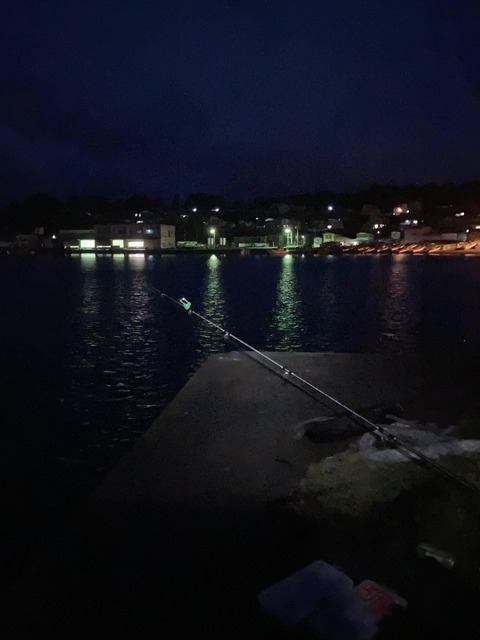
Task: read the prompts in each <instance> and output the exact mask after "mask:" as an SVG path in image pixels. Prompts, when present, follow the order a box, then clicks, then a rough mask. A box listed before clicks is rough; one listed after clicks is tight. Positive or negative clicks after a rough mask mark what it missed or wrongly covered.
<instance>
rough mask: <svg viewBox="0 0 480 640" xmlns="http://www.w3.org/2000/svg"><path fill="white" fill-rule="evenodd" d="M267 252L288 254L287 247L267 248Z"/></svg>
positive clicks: (273, 254)
mask: <svg viewBox="0 0 480 640" xmlns="http://www.w3.org/2000/svg"><path fill="white" fill-rule="evenodd" d="M269 253H270V255H271V256H288V255H289V254H290V252H289V250H288V249H285V247H278V248H277V249H269Z"/></svg>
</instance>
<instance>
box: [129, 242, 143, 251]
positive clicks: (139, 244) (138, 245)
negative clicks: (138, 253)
mask: <svg viewBox="0 0 480 640" xmlns="http://www.w3.org/2000/svg"><path fill="white" fill-rule="evenodd" d="M144 246H145V243H144V242H143V240H129V242H128V248H129V249H143V247H144Z"/></svg>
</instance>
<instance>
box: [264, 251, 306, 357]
mask: <svg viewBox="0 0 480 640" xmlns="http://www.w3.org/2000/svg"><path fill="white" fill-rule="evenodd" d="M281 260H282V266H281V270H280V278H279V281H278V286H277V301H276V304H275V310H274V314H273V323H272V326H271V328H270V334H269V336H268V338H267V349H269V350H271V351H299V350H301V349H302V347H303V340H302V338H303V334H304V331H305V330H304V325H303V317H302V306H301V299H300V290H299V287H298V284H297V280H296V274H295V259H294V257H293V256H292V255H287V256H284V257H283V258H282V259H281Z"/></svg>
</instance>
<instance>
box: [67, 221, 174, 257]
mask: <svg viewBox="0 0 480 640" xmlns="http://www.w3.org/2000/svg"><path fill="white" fill-rule="evenodd" d="M58 238H59V240H60V241H61V242H62V243H63V246H64V247H65V248H66V249H76V250H80V251H82V250H83V251H94V250H97V249H100V250H108V249H117V250H121V249H124V250H127V251H131V250H137V251H151V250H155V249H174V248H175V226H174V225H170V224H157V223H149V222H144V221H140V220H139V221H137V222H134V223H115V224H96V225H94V227H93V229H64V230H61V231H60V232H59V234H58Z"/></svg>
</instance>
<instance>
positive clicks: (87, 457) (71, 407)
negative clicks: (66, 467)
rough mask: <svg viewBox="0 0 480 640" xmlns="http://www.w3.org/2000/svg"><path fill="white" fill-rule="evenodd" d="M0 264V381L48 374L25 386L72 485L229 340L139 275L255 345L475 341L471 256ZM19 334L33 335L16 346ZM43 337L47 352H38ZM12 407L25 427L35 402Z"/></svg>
mask: <svg viewBox="0 0 480 640" xmlns="http://www.w3.org/2000/svg"><path fill="white" fill-rule="evenodd" d="M5 268H6V269H8V271H7V277H5V278H3V280H1V281H0V288H1V293H2V296H3V298H2V299H3V301H4V305H5V309H10V315H9V314H5V323H6V326H5V335H9V336H11V340H12V343H13V344H16V345H22V344H28V348H27V347H25V349H24V350H23V351H22V350H18V349H11V350H10V351H9V361H8V368H9V370H10V371H12V372H13V373H12V380H11V382H12V386H13V387H15V388H17V387H18V388H21V387H22V376H23V375H24V371H25V370H26V368H28V370H30V371H33V372H38V371H42V372H45V375H48V376H50V377H51V378H52V379H55V380H61V385H59V384H57V385H56V386H51V387H46V385H44V384H43V382H42V379H41V376H37V377H35V376H33V375H32V376H31V379H29V382H28V384H29V393H31V395H32V397H38V398H42V399H44V398H45V397H46V394H49V393H50V394H51V398H50V400H51V403H52V405H54V408H53V409H52V414H51V417H52V419H51V423H52V425H58V426H55V427H53V426H52V434H53V435H52V442H51V443H50V445H49V446H51V447H52V448H53V449H54V451H55V454H56V455H57V456H58V457H61V458H66V459H67V460H68V461H71V460H75V465H73V466H72V473H74V474H76V475H77V476H78V477H79V482H83V481H86V480H91V479H92V477H93V478H94V479H96V478H97V477H101V474H102V473H103V472H104V470H105V469H106V468H108V467H109V465H110V464H111V463H112V462H114V461H115V460H116V459H118V457H120V456H121V455H122V454H123V453H124V452H125V451H126V450H127V449H128V447H130V446H131V444H132V443H133V442H134V440H135V438H136V437H137V436H138V434H139V433H141V432H142V431H144V430H145V429H146V428H148V426H149V425H150V424H151V423H152V421H153V420H154V419H155V417H156V416H157V415H158V414H159V413H160V411H161V409H162V407H163V406H165V404H166V403H167V402H168V401H169V400H170V399H171V397H172V396H173V395H174V393H175V392H176V391H178V389H179V388H180V387H181V386H182V385H183V384H184V383H185V382H186V380H187V378H188V375H189V373H191V371H193V370H195V369H196V368H197V367H198V365H199V364H200V363H201V362H202V361H203V360H204V359H205V358H206V357H207V356H208V355H209V354H210V353H215V352H217V353H218V352H221V351H224V350H229V349H231V348H232V345H231V344H230V343H229V342H227V341H226V340H225V339H224V337H223V334H222V333H221V332H219V331H217V330H216V329H215V328H213V327H211V326H209V325H207V324H205V323H203V322H201V321H200V320H199V319H197V318H195V317H193V316H188V315H187V314H185V313H184V312H183V311H182V310H181V309H179V308H177V307H176V306H175V305H173V304H172V303H170V302H165V301H163V300H161V299H160V298H159V297H158V295H157V294H156V293H154V292H153V291H152V289H151V288H150V284H154V285H155V286H158V287H159V288H161V289H163V290H165V291H166V292H167V293H169V294H171V295H172V296H173V297H176V296H177V294H178V295H179V296H183V295H185V296H186V297H187V298H188V299H191V300H192V301H193V303H194V308H195V309H196V310H198V311H199V312H200V313H202V314H203V315H205V317H206V318H208V319H209V320H211V321H212V322H214V323H215V324H218V325H221V326H222V327H225V328H226V329H227V330H231V331H233V332H234V333H235V334H236V335H238V337H240V338H242V339H245V340H246V341H247V342H250V343H251V344H253V345H254V346H256V347H257V348H260V349H270V350H279V351H287V350H293V351H360V352H362V351H374V350H377V351H391V350H410V351H413V350H418V349H422V348H423V347H424V346H425V344H426V343H425V341H424V342H423V343H422V339H423V340H424V338H422V335H423V336H425V335H429V336H431V338H430V343H431V344H432V345H433V346H434V347H435V346H436V345H438V344H441V345H442V349H444V350H445V349H446V350H448V349H457V348H458V346H459V345H460V346H461V345H463V344H466V345H467V346H468V347H469V348H470V349H471V348H472V345H473V347H475V346H478V347H479V349H480V344H479V341H478V339H477V337H476V336H477V334H478V332H477V325H478V318H479V317H480V315H479V305H478V303H477V302H476V301H477V300H479V299H480V263H479V262H475V261H471V260H469V261H462V260H461V259H456V258H452V259H449V258H437V259H429V258H428V257H427V258H425V259H423V258H422V257H416V256H372V257H367V256H358V257H352V258H348V257H343V258H331V259H327V260H322V259H318V258H306V259H301V258H296V257H292V256H288V257H284V258H282V259H277V258H271V257H269V256H265V257H261V256H252V257H246V258H240V257H224V256H222V257H217V256H213V255H212V256H210V257H206V256H195V257H191V256H183V257H182V256H176V257H169V258H168V259H165V258H162V257H160V256H154V257H148V258H145V256H144V255H143V254H132V255H128V256H124V255H115V256H108V255H104V256H95V255H94V254H82V255H81V256H71V257H68V258H65V259H54V260H53V259H48V260H47V259H45V260H44V259H43V258H42V257H36V258H35V260H33V259H32V260H31V261H22V260H18V261H16V260H15V259H12V260H10V259H9V262H8V263H7V264H6V267H5ZM47 284H48V286H47ZM20 288H21V289H20ZM20 290H21V292H22V295H21V296H20V295H19V291H20ZM31 299H34V300H35V301H36V303H35V304H36V307H35V308H36V309H37V313H36V314H35V315H34V314H31V313H30V314H29V313H28V312H25V313H22V315H21V317H20V316H19V314H18V312H17V311H16V310H18V309H23V307H22V306H21V305H22V304H24V301H25V300H31ZM42 305H43V307H42ZM439 317H441V318H442V322H439V321H438V319H439ZM9 318H11V320H9ZM9 322H10V324H8V323H9ZM50 326H51V327H52V329H50V331H51V332H52V336H51V337H49V335H48V331H49V327H50ZM40 329H41V332H40ZM420 329H422V331H423V332H424V333H423V334H422V333H421V332H420ZM53 332H55V333H53ZM28 335H31V336H39V339H35V340H33V339H32V340H30V341H29V342H28V343H25V336H28ZM465 339H466V340H467V342H466V343H464V342H463V341H464V340H465ZM475 340H476V342H474V341H475ZM44 344H45V345H48V349H49V355H50V354H52V353H54V355H55V357H54V358H52V357H49V358H48V359H47V358H46V349H45V348H43V345H44ZM46 362H47V363H48V368H47V366H46V364H45V363H46ZM14 376H17V377H18V381H17V382H15V380H14V379H13V377H14ZM37 378H38V379H37ZM49 379H50V378H49ZM35 385H36V386H35ZM60 387H61V390H60ZM11 411H12V413H13V412H14V408H13V407H12V409H11ZM23 411H24V413H25V415H24V416H23V418H22V419H23V421H24V422H26V423H29V424H32V425H35V424H36V421H38V420H39V417H38V414H37V413H36V412H35V410H34V403H32V408H31V409H29V408H28V407H27V406H25V407H24V409H23ZM49 419H50V414H49ZM52 443H53V444H52ZM96 474H97V475H96Z"/></svg>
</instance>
